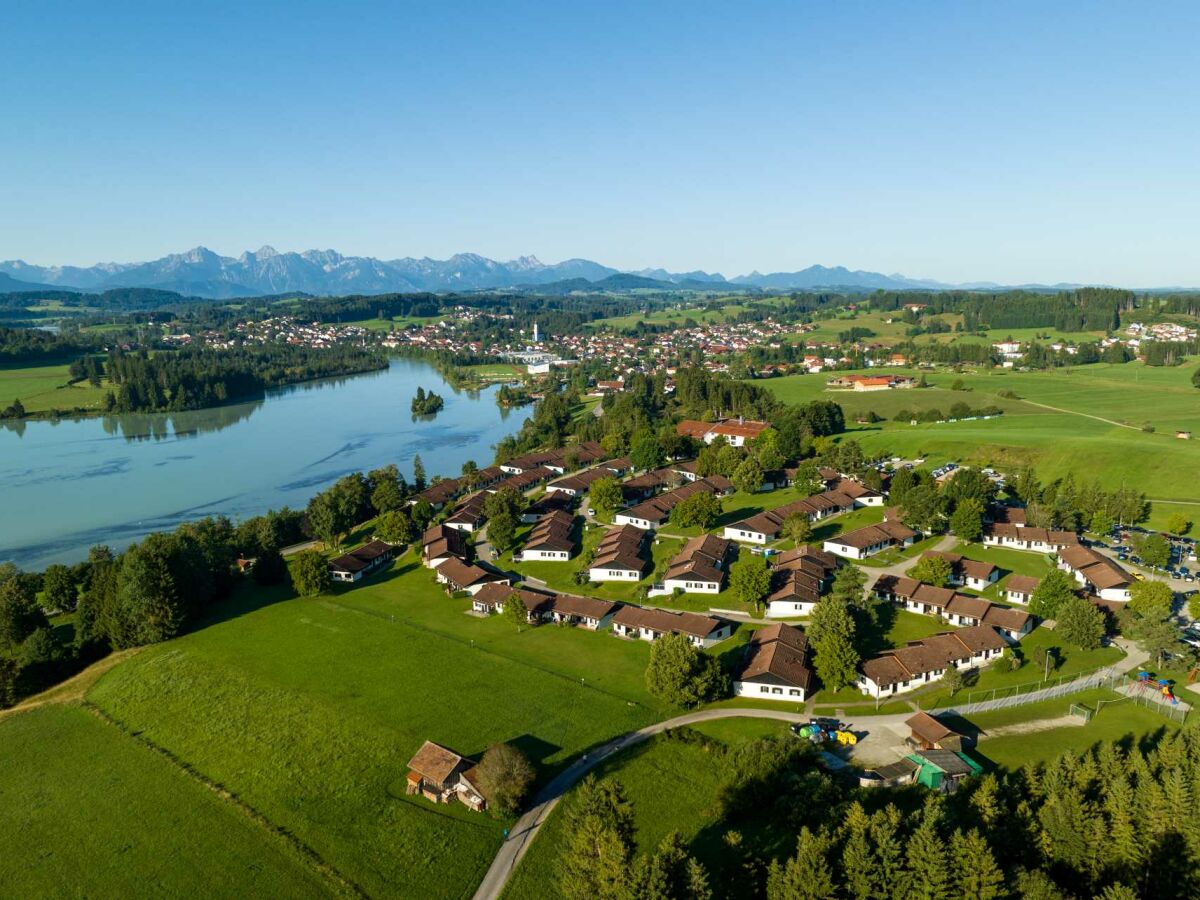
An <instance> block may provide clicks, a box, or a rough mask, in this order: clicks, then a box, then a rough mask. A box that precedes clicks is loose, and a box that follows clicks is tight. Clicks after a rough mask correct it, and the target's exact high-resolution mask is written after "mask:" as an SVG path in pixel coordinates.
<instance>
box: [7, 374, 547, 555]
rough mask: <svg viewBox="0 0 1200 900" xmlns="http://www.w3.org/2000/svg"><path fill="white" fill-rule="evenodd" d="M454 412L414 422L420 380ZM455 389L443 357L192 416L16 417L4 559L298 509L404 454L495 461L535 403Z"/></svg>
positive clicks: (450, 471) (117, 545)
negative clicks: (202, 521) (511, 403)
mask: <svg viewBox="0 0 1200 900" xmlns="http://www.w3.org/2000/svg"><path fill="white" fill-rule="evenodd" d="M418 385H420V386H422V387H424V388H425V389H426V390H430V389H433V390H435V391H437V392H438V393H439V394H441V395H442V396H443V397H444V398H445V400H446V405H445V408H444V409H443V410H442V411H441V412H440V413H438V414H437V415H436V416H435V417H433V418H432V419H422V420H419V421H413V417H412V415H411V413H410V411H409V404H410V402H411V401H412V397H413V394H414V393H416V390H417V386H418ZM496 389H497V388H496V387H494V386H493V387H489V388H487V389H485V390H483V391H481V392H479V393H477V394H476V393H467V392H455V391H454V389H453V388H451V387H450V386H449V385H448V384H447V383H446V381H445V379H443V378H442V376H441V375H439V374H438V373H437V372H436V371H435V370H434V369H432V368H431V367H430V366H428V365H426V364H424V363H419V362H415V361H412V360H402V359H393V360H392V361H391V366H390V367H389V368H388V369H386V370H385V371H381V372H371V373H368V374H365V375H355V376H351V377H347V378H331V379H325V380H322V381H315V382H308V383H305V384H300V385H293V386H291V387H287V388H281V389H278V390H274V391H271V392H269V393H268V394H267V395H266V397H265V399H261V400H256V401H253V402H249V403H236V404H230V405H227V406H221V407H217V408H215V409H204V410H197V411H194V412H184V413H154V414H140V415H124V416H97V417H94V418H84V419H70V420H67V419H64V420H60V421H57V422H53V421H40V420H35V421H26V422H19V423H14V422H5V423H3V426H2V427H0V561H9V560H11V561H12V562H15V563H16V564H17V565H19V566H21V567H22V568H25V569H41V568H44V567H45V566H46V565H48V564H49V563H53V562H64V563H72V562H78V561H79V560H81V559H83V558H85V557H86V556H87V550H88V548H89V547H91V546H92V545H94V544H108V545H109V546H110V547H112V548H113V549H115V550H116V549H123V548H124V547H126V546H128V545H129V544H130V543H133V542H135V541H137V540H139V539H140V538H142V537H144V536H145V535H146V534H149V533H150V532H152V531H162V530H168V529H171V528H174V527H175V526H176V525H178V524H179V523H181V522H185V521H187V520H189V519H195V518H200V517H203V516H208V515H225V516H229V517H230V518H231V519H234V520H235V521H236V520H238V519H244V518H248V517H250V516H254V515H258V514H259V513H263V512H266V511H267V510H268V509H272V508H274V509H278V508H279V507H281V506H285V505H286V506H291V507H292V508H293V509H296V508H301V509H302V508H303V507H304V506H305V505H306V504H307V503H308V500H309V498H310V497H311V496H312V495H313V494H315V493H318V492H319V491H321V490H322V489H323V488H325V487H327V486H328V485H330V484H332V483H333V482H334V481H336V480H337V479H338V478H340V477H341V476H343V475H345V474H347V473H349V472H356V471H360V470H361V471H367V470H369V469H374V468H378V467H379V466H383V465H387V464H388V463H395V464H396V465H397V466H399V468H400V470H401V471H402V472H404V474H405V476H406V477H408V478H410V479H411V477H412V464H413V457H414V456H415V455H416V454H420V455H421V460H422V462H423V463H424V464H425V470H426V472H427V473H428V474H429V475H430V476H433V475H446V476H452V475H457V474H459V471H460V470H461V468H462V464H463V463H464V462H466V461H467V460H468V459H473V460H475V461H476V462H477V463H478V464H479V465H480V467H483V466H485V465H488V464H489V463H491V461H492V456H493V447H494V445H495V444H496V443H497V442H498V441H499V440H500V439H501V438H502V437H504V436H505V435H508V434H512V433H514V432H516V431H517V430H518V429H519V428H520V427H521V424H522V423H523V422H524V421H525V419H526V418H528V416H529V414H530V409H528V408H526V409H517V410H502V409H500V408H499V407H498V406H497V405H496V402H495V400H494V398H493V397H492V393H493V392H494V391H495V390H496Z"/></svg>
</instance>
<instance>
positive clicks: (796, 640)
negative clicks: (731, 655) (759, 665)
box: [750, 622, 808, 650]
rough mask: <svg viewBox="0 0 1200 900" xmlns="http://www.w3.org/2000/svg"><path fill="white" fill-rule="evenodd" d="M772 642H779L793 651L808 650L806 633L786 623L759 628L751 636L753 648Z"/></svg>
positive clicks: (776, 623)
mask: <svg viewBox="0 0 1200 900" xmlns="http://www.w3.org/2000/svg"><path fill="white" fill-rule="evenodd" d="M772 641H779V642H780V643H782V644H786V645H787V646H789V647H791V648H792V649H793V650H806V649H807V648H808V636H807V635H806V634H805V633H804V631H803V630H801V629H799V628H797V627H796V626H795V625H788V624H786V623H784V622H775V623H774V624H772V625H767V626H766V627H764V628H759V629H758V630H757V631H755V632H754V633H753V634H751V635H750V645H751V646H754V645H755V644H769V643H771V642H772Z"/></svg>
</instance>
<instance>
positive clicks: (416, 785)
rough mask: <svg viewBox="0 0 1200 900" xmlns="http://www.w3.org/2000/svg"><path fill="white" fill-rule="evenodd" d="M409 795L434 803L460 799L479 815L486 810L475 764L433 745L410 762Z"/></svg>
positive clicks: (407, 789) (423, 748) (427, 746)
mask: <svg viewBox="0 0 1200 900" xmlns="http://www.w3.org/2000/svg"><path fill="white" fill-rule="evenodd" d="M406 793H408V794H420V795H421V796H422V797H424V798H425V799H426V800H431V801H432V802H434V803H449V802H450V801H451V800H454V799H457V800H458V801H459V802H460V803H462V804H463V806H466V807H467V808H469V809H473V810H475V811H476V812H480V811H481V810H483V809H486V808H487V801H486V800H485V799H484V797H483V792H482V791H480V790H479V788H478V786H477V784H476V775H475V763H473V762H472V761H471V760H469V759H466V758H465V757H462V756H459V755H458V754H457V753H455V752H454V751H453V750H448V749H447V748H445V747H443V746H441V745H440V744H435V743H434V742H433V741H426V742H425V743H424V744H422V745H421V749H420V750H418V751H417V754H416V756H414V757H413V758H412V759H410V760H409V761H408V777H407V788H406Z"/></svg>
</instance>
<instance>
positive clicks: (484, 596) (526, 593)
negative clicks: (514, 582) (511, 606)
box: [471, 581, 554, 612]
mask: <svg viewBox="0 0 1200 900" xmlns="http://www.w3.org/2000/svg"><path fill="white" fill-rule="evenodd" d="M514 593H515V594H516V595H517V596H518V597H519V598H520V599H521V602H522V603H524V604H525V608H526V609H527V610H528V611H529V612H536V611H538V610H539V609H541V608H543V607H545V606H547V605H548V604H550V603H551V602H552V601H553V600H554V597H553V596H552V595H551V594H544V593H542V592H541V591H534V590H530V589H528V588H514V587H512V586H511V585H508V584H501V583H500V582H498V581H492V582H489V583H488V584H485V585H484V586H483V587H481V588H480V589H479V591H478V592H477V593H476V594H475V596H474V597H472V598H471V600H472V602H474V603H482V604H484V605H486V606H488V607H496V606H503V605H504V604H505V603H507V602H508V598H509V597H511V596H512V595H513V594H514Z"/></svg>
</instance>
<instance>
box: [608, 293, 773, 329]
mask: <svg viewBox="0 0 1200 900" xmlns="http://www.w3.org/2000/svg"><path fill="white" fill-rule="evenodd" d="M714 302H716V303H722V302H723V301H721V300H716V301H714ZM747 302H748V301H745V300H735V301H733V302H727V303H725V305H723V306H721V307H720V308H719V309H704V307H702V306H689V307H685V308H683V309H673V308H664V309H656V310H653V311H651V312H650V313H645V312H637V313H630V314H629V315H626V316H610V317H609V318H607V319H597V320H596V321H595V322H593V323H591V324H592V325H593V326H594V327H601V326H608V327H609V328H612V329H615V330H617V331H624V330H629V329H632V328H634V327H636V325H637V323H638V322H645V323H647V324H651V325H677V326H682V325H683V323H684V322H685V321H686V320H687V319H692V320H694V321H695V322H697V323H702V324H705V325H711V324H714V323H718V324H719V323H722V322H728V321H729V320H730V319H732V318H734V317H735V316H737V314H738V313H740V312H744V311H745V310H747V309H749V308H750V307H749V306H748V305H747ZM758 302H759V303H761V302H764V301H758Z"/></svg>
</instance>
